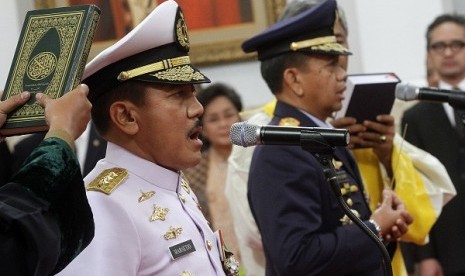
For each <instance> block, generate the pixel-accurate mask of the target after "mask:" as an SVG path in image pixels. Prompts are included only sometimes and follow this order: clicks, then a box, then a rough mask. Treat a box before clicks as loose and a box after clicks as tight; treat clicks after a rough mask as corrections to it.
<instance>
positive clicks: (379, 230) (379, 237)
mask: <svg viewBox="0 0 465 276" xmlns="http://www.w3.org/2000/svg"><path fill="white" fill-rule="evenodd" d="M368 222H370V223H371V224H373V226H374V227H375V229H376V232H378V233H377V235H378V239H379V240H380V241H383V234H382V233H381V227H379V225H378V223H376V221H375V220H373V219H370V220H369V221H368Z"/></svg>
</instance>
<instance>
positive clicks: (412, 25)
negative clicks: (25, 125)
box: [0, 0, 460, 107]
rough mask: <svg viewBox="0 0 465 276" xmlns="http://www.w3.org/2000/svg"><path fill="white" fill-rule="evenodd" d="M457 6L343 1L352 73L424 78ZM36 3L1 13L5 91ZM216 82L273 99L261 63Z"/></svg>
mask: <svg viewBox="0 0 465 276" xmlns="http://www.w3.org/2000/svg"><path fill="white" fill-rule="evenodd" d="M454 1H455V2H457V3H459V2H460V1H457V0H409V1H405V0H377V1H373V0H339V4H340V5H341V6H342V7H343V9H344V10H345V12H346V15H347V19H348V24H349V43H350V48H351V51H352V52H353V53H354V55H353V56H352V57H351V58H350V65H349V73H363V72H366V73H369V72H372V73H373V72H382V71H393V72H395V73H397V74H398V75H399V76H400V77H401V79H403V80H410V79H418V78H423V77H424V72H425V65H424V63H425V39H424V33H425V30H426V27H427V25H428V24H429V23H430V22H431V21H432V20H433V18H434V17H435V16H437V15H438V14H440V13H442V12H444V11H450V10H451V9H452V7H453V6H454V4H455V3H454ZM32 8H33V0H21V1H15V0H2V9H1V10H0V14H1V18H2V19H1V20H2V23H1V24H0V31H1V33H2V37H3V41H2V43H0V64H1V66H0V87H4V85H5V81H6V75H7V72H8V70H9V68H10V65H11V59H12V57H13V54H14V50H15V48H16V43H17V39H18V36H19V31H20V26H21V24H22V21H23V20H24V14H25V12H26V11H27V10H28V9H32ZM201 69H202V70H203V71H204V72H205V73H206V75H207V76H209V77H210V78H211V80H212V81H214V82H217V81H221V82H225V83H228V84H230V85H232V86H233V87H234V88H236V89H237V91H238V92H239V93H241V95H242V99H243V102H244V105H245V107H254V106H257V105H260V104H262V103H265V102H267V101H268V100H269V99H271V93H270V92H269V91H268V88H267V86H266V85H265V83H264V82H263V80H262V78H261V75H260V70H259V63H258V62H257V61H248V62H239V63H231V64H222V65H217V66H207V67H201Z"/></svg>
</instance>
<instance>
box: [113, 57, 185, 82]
mask: <svg viewBox="0 0 465 276" xmlns="http://www.w3.org/2000/svg"><path fill="white" fill-rule="evenodd" d="M190 63H191V60H190V58H189V56H182V57H176V58H169V59H164V60H162V61H159V62H155V63H152V64H147V65H144V66H141V67H138V68H135V69H132V70H128V71H122V72H121V73H119V75H118V80H119V81H126V80H129V79H132V78H135V77H137V76H140V75H144V74H147V73H151V72H157V71H160V70H166V69H169V68H173V67H176V66H180V65H187V64H190Z"/></svg>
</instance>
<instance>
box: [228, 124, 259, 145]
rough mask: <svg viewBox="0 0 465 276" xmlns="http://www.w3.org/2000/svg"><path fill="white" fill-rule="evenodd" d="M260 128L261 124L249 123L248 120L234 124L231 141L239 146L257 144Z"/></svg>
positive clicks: (230, 132)
mask: <svg viewBox="0 0 465 276" xmlns="http://www.w3.org/2000/svg"><path fill="white" fill-rule="evenodd" d="M258 128H259V126H257V125H251V124H247V122H239V123H235V124H233V125H232V126H231V129H230V131H229V137H230V138H231V142H232V143H233V144H234V145H237V146H243V147H248V146H255V145H256V144H257V135H258V131H257V130H258Z"/></svg>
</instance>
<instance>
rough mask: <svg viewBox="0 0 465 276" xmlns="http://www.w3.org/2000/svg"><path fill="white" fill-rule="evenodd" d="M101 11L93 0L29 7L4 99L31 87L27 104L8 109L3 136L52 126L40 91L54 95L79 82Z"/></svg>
mask: <svg viewBox="0 0 465 276" xmlns="http://www.w3.org/2000/svg"><path fill="white" fill-rule="evenodd" d="M99 17H100V9H99V8H98V7H97V6H95V5H82V6H71V7H61V8H52V9H42V10H33V11H29V12H28V13H27V14H26V18H25V20H24V24H23V27H22V30H21V35H20V38H19V41H18V45H17V47H16V52H15V55H14V58H13V62H12V64H11V68H10V72H9V75H8V78H7V82H6V86H5V91H4V92H3V94H2V101H4V100H5V99H8V98H10V97H12V96H15V95H18V94H20V93H21V92H23V91H29V92H31V99H30V100H29V102H28V103H26V104H25V105H24V106H22V107H20V108H18V109H17V110H15V111H14V112H12V113H11V114H8V118H7V122H6V124H5V125H4V126H3V127H2V128H0V134H1V135H3V136H12V135H19V134H27V133H34V132H40V131H46V130H48V126H47V123H46V122H45V112H44V108H42V107H41V106H40V105H39V103H38V102H37V101H36V100H35V95H34V94H35V93H38V92H42V93H45V94H47V95H49V96H50V97H52V98H54V99H56V98H59V97H61V96H62V95H63V94H64V93H66V92H69V91H70V90H72V89H74V88H75V87H76V86H77V85H78V84H79V83H80V82H81V77H82V74H83V71H84V67H85V65H86V62H87V58H88V55H89V51H90V47H91V45H92V40H93V37H94V34H95V30H96V28H97V22H98V20H99Z"/></svg>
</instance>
